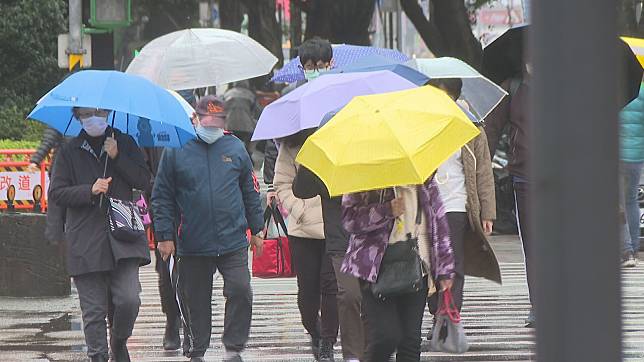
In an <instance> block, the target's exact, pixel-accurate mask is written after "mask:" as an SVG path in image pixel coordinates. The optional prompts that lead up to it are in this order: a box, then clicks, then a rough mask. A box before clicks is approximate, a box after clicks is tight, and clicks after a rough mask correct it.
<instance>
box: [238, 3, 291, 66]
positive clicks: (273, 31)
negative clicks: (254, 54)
mask: <svg viewBox="0 0 644 362" xmlns="http://www.w3.org/2000/svg"><path fill="white" fill-rule="evenodd" d="M242 1H243V3H244V5H246V11H247V13H248V35H249V36H250V37H251V38H253V39H255V40H256V41H257V42H258V43H260V44H262V45H263V46H264V47H265V48H266V49H268V50H269V51H270V52H271V53H273V55H275V56H276V57H277V59H278V61H277V65H276V67H278V68H280V67H281V66H282V65H283V64H284V54H283V53H282V29H281V28H280V25H279V24H278V23H277V19H276V18H275V0H242Z"/></svg>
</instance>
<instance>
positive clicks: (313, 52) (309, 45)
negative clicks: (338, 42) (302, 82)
mask: <svg viewBox="0 0 644 362" xmlns="http://www.w3.org/2000/svg"><path fill="white" fill-rule="evenodd" d="M297 55H298V56H299V57H300V63H302V65H304V64H306V63H308V61H309V60H310V61H312V62H313V63H317V62H318V61H320V60H321V61H323V62H325V63H329V62H330V61H331V59H332V58H333V48H332V47H331V43H329V41H328V40H325V39H321V38H312V39H309V40H307V41H305V42H304V43H302V45H300V47H299V48H298V50H297Z"/></svg>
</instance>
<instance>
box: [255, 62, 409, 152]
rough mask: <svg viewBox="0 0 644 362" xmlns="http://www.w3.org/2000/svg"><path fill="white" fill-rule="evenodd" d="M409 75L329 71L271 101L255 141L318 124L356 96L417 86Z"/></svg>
mask: <svg viewBox="0 0 644 362" xmlns="http://www.w3.org/2000/svg"><path fill="white" fill-rule="evenodd" d="M415 87H416V85H415V84H414V83H412V82H410V81H408V80H407V79H405V78H403V77H401V76H399V75H398V74H395V73H393V72H390V71H387V70H381V71H377V72H364V73H344V74H328V75H325V76H324V77H320V78H317V79H316V80H314V81H312V82H309V83H307V84H305V85H303V86H301V87H299V88H297V89H295V90H294V91H292V92H290V93H288V94H287V95H285V96H283V97H282V98H280V99H278V100H276V101H275V102H273V103H271V104H269V105H268V106H267V107H266V108H264V111H263V112H262V114H261V116H260V117H259V120H258V121H257V127H255V132H254V133H253V138H252V140H253V141H259V140H268V139H276V138H281V137H286V136H290V135H292V134H295V133H297V132H299V131H301V130H303V129H308V128H316V127H318V126H319V125H320V122H321V121H322V118H323V117H324V115H326V114H327V113H328V112H330V111H333V110H336V109H338V108H340V107H344V106H345V105H346V104H347V103H349V101H351V99H353V97H356V96H364V95H369V94H378V93H387V92H396V91H401V90H405V89H411V88H415Z"/></svg>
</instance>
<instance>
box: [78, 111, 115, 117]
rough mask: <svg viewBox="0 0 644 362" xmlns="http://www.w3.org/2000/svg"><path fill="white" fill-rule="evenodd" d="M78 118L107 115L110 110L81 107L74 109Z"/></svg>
mask: <svg viewBox="0 0 644 362" xmlns="http://www.w3.org/2000/svg"><path fill="white" fill-rule="evenodd" d="M76 114H77V115H78V118H81V119H82V118H89V117H92V116H97V117H107V116H108V115H109V114H110V110H107V109H82V110H78V111H76Z"/></svg>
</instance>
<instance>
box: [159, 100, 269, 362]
mask: <svg viewBox="0 0 644 362" xmlns="http://www.w3.org/2000/svg"><path fill="white" fill-rule="evenodd" d="M193 123H194V127H195V130H196V133H197V136H198V139H196V140H192V141H190V142H188V143H187V144H186V145H184V146H183V148H181V149H176V150H175V149H166V150H165V151H164V152H163V156H162V158H161V162H160V164H159V169H158V171H157V175H156V178H155V182H154V189H153V191H152V211H153V213H154V220H153V221H154V231H155V239H156V240H158V242H159V243H158V249H159V252H160V254H161V256H162V258H163V259H164V260H167V259H168V258H169V257H170V256H171V255H172V254H174V252H175V239H176V245H177V249H176V251H177V261H176V264H177V272H178V277H177V279H178V281H177V289H178V294H179V297H180V303H181V304H180V306H181V307H182V312H183V313H184V314H183V317H184V318H185V319H186V320H187V324H188V326H189V328H190V338H191V341H190V350H189V351H187V353H186V351H184V354H185V355H186V356H187V357H189V358H191V361H204V355H205V353H206V350H207V349H208V346H209V345H210V335H211V331H212V324H211V317H212V305H211V300H212V281H213V273H214V272H215V271H219V272H220V273H221V274H222V276H223V278H224V290H223V293H224V296H225V297H226V313H225V314H226V316H225V321H224V331H223V335H222V342H223V344H224V347H225V348H226V356H225V358H224V360H225V361H241V356H240V354H241V352H242V350H243V349H244V348H245V346H246V342H247V341H248V335H249V332H250V324H251V317H252V301H253V297H252V291H251V286H250V273H249V271H248V246H249V245H248V240H247V239H246V230H247V229H250V231H251V233H252V236H251V240H250V242H251V244H252V246H253V247H254V248H255V252H256V253H258V254H261V252H262V247H263V240H262V238H261V237H260V236H259V235H260V233H261V232H262V230H263V228H264V221H263V210H262V208H261V202H260V199H259V185H258V183H257V179H256V177H255V175H254V173H253V166H252V162H251V160H250V157H249V156H248V153H247V152H246V148H245V147H244V144H243V143H242V142H241V141H240V140H239V139H237V138H236V137H234V136H232V135H230V134H228V133H225V132H224V130H223V127H224V123H225V108H224V102H223V101H222V100H221V99H219V98H218V97H216V96H212V95H209V96H205V97H202V98H201V99H200V100H199V103H198V104H197V107H196V114H195V116H194V117H193ZM177 215H179V216H180V225H179V232H178V233H177V229H176V227H175V225H176V223H175V220H176V216H177ZM177 234H178V235H177ZM184 307H185V309H183V308H184Z"/></svg>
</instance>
